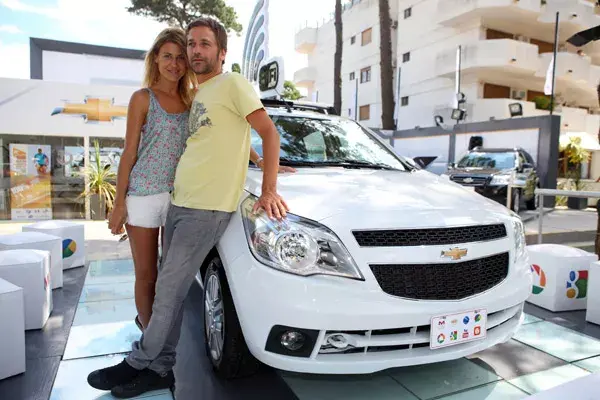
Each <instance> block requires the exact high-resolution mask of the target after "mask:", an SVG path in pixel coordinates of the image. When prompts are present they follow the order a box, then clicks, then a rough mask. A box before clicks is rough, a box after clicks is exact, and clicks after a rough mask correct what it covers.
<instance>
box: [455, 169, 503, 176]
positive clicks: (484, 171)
mask: <svg viewBox="0 0 600 400" xmlns="http://www.w3.org/2000/svg"><path fill="white" fill-rule="evenodd" d="M510 171H511V170H510V169H497V168H452V169H449V170H448V172H447V174H449V175H455V174H461V175H462V174H465V175H496V174H503V173H510Z"/></svg>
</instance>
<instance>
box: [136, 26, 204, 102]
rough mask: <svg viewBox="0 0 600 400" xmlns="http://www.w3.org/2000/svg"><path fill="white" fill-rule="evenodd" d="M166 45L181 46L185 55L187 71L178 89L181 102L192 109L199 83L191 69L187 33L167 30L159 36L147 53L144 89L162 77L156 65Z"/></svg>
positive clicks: (176, 29) (175, 29)
mask: <svg viewBox="0 0 600 400" xmlns="http://www.w3.org/2000/svg"><path fill="white" fill-rule="evenodd" d="M165 43H173V44H175V45H177V46H179V48H180V49H181V51H182V53H183V54H184V55H185V62H186V70H185V74H184V75H183V77H182V78H181V79H180V80H179V86H178V87H179V95H180V96H181V100H182V101H183V103H184V104H185V105H186V107H187V108H190V106H191V105H192V101H193V100H194V91H195V88H196V86H197V81H196V74H195V73H194V71H192V69H191V68H190V64H189V61H188V58H187V52H186V38H185V32H184V31H183V30H182V29H179V28H166V29H164V30H163V31H162V32H161V33H159V34H158V36H157V37H156V39H154V43H153V44H152V48H150V50H149V51H148V52H147V53H146V60H145V72H144V80H143V84H142V85H143V87H150V86H152V85H153V84H154V83H156V82H157V81H158V79H159V77H160V71H159V70H158V65H157V64H156V57H157V56H158V52H159V51H160V48H161V47H162V46H163V45H164V44H165Z"/></svg>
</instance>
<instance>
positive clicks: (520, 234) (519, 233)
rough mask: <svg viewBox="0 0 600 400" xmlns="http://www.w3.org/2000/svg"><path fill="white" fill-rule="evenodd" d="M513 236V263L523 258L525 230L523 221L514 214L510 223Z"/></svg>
mask: <svg viewBox="0 0 600 400" xmlns="http://www.w3.org/2000/svg"><path fill="white" fill-rule="evenodd" d="M512 227H513V234H514V236H515V258H514V262H517V261H518V260H520V259H521V258H522V257H523V256H525V246H526V243H525V228H524V226H523V221H521V218H519V216H517V215H516V214H515V215H513V221H512Z"/></svg>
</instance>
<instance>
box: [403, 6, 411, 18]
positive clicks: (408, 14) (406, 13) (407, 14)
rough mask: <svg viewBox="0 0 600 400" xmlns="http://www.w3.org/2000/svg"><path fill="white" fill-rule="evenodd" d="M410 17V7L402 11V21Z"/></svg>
mask: <svg viewBox="0 0 600 400" xmlns="http://www.w3.org/2000/svg"><path fill="white" fill-rule="evenodd" d="M411 16H412V7H410V8H407V9H406V10H404V19H407V18H410V17H411Z"/></svg>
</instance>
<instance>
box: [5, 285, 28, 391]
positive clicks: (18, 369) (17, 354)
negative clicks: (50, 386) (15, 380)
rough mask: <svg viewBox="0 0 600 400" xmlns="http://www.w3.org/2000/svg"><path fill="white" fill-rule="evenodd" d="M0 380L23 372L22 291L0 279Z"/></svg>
mask: <svg viewBox="0 0 600 400" xmlns="http://www.w3.org/2000/svg"><path fill="white" fill-rule="evenodd" d="M0 321H1V322H0V324H1V325H0V326H2V328H1V329H0V332H2V340H0V354H1V356H0V380H2V379H5V378H8V377H10V376H14V375H18V374H22V373H23V372H25V309H24V305H23V289H22V288H20V287H18V286H16V285H13V284H12V283H10V282H8V281H5V280H4V279H0Z"/></svg>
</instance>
